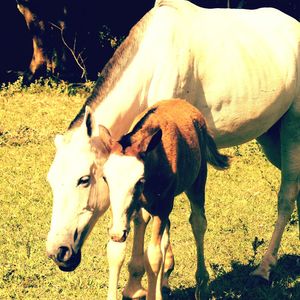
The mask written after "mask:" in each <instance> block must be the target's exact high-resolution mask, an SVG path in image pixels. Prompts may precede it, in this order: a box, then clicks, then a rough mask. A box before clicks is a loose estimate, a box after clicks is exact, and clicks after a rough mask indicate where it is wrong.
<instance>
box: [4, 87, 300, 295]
mask: <svg viewBox="0 0 300 300" xmlns="http://www.w3.org/2000/svg"><path fill="white" fill-rule="evenodd" d="M90 86H91V84H90ZM90 86H88V87H87V88H86V89H80V90H78V91H75V90H74V89H72V88H70V87H69V86H67V85H66V84H59V85H57V84H55V83H53V82H48V83H46V84H45V85H41V84H40V83H38V84H35V85H31V86H30V87H29V88H27V89H24V88H22V87H21V85H20V83H19V82H17V83H15V84H13V85H10V86H9V87H8V88H7V87H2V89H1V91H0V163H1V169H0V174H1V181H0V191H1V192H0V209H1V214H0V299H55V298H56V299H105V298H106V292H107V275H108V266H107V262H106V241H107V240H108V236H107V228H108V223H109V214H106V215H105V216H104V217H102V218H101V219H100V220H99V222H98V223H97V225H96V227H95V228H94V230H93V232H92V234H91V236H90V237H89V239H88V241H87V242H86V244H85V246H84V249H83V259H82V263H81V265H80V267H79V268H78V269H77V270H75V271H74V272H72V273H63V272H61V271H59V269H58V268H57V267H56V266H55V265H54V264H53V262H51V261H50V260H48V259H47V257H46V254H45V240H46V236H47V232H48V229H49V225H50V218H51V209H52V196H51V190H50V187H49V185H48V184H47V182H46V174H47V171H48V168H49V166H50V164H51V161H52V159H53V155H54V145H53V137H54V136H55V134H56V133H58V132H63V131H64V130H65V129H66V128H67V126H68V124H69V122H70V121H71V120H72V118H73V117H74V116H75V115H76V114H77V112H78V111H79V109H80V108H81V106H82V104H83V102H84V100H85V98H86V96H87V95H88V90H89V88H90ZM225 152H226V153H230V154H231V155H232V156H233V162H232V166H231V168H230V169H229V170H228V171H225V172H220V171H216V170H214V169H212V168H210V169H209V178H208V182H207V203H206V213H207V219H208V230H207V234H206V237H205V254H206V264H207V267H208V270H209V273H210V277H211V281H210V288H211V291H212V296H213V298H214V299H300V279H299V275H300V248H299V239H298V220H297V217H296V214H295V213H294V214H293V216H292V219H291V222H290V223H289V224H288V226H287V228H286V231H285V233H284V237H283V241H282V246H281V249H280V256H279V264H278V267H277V268H276V269H275V270H274V273H273V277H274V281H273V284H272V286H271V287H258V286H254V287H253V286H252V287H251V285H249V284H248V274H249V272H250V271H251V270H253V268H254V267H255V266H256V265H257V264H258V263H259V261H260V258H261V256H262V255H263V253H264V251H265V249H266V247H267V244H268V242H269V239H270V235H271V233H272V230H273V226H274V223H275V220H276V203H277V200H276V193H277V188H278V185H279V178H280V177H279V175H280V174H279V172H278V171H277V170H276V169H275V168H274V167H272V166H271V165H270V164H269V163H268V161H266V159H265V157H264V156H263V154H262V153H261V151H260V149H259V147H258V146H257V144H256V143H255V142H250V143H248V144H245V145H242V146H240V147H235V148H230V149H227V150H226V151H225ZM189 212H190V209H189V204H188V201H187V200H186V198H185V197H184V196H179V197H177V199H176V201H175V207H174V210H173V212H172V215H171V222H172V228H171V240H172V243H173V250H174V253H175V259H176V266H175V270H174V272H173V273H172V275H171V280H170V282H171V287H172V290H173V291H174V295H173V298H172V299H193V296H192V295H193V288H194V285H195V282H194V272H195V246H194V240H193V237H192V233H191V230H190V226H189V223H188V217H189ZM130 241H131V237H129V242H130ZM254 241H256V246H253V244H254ZM128 254H129V250H128ZM128 257H129V255H128V256H127V258H128ZM126 278H127V271H126V268H123V270H122V273H121V280H120V292H121V290H122V287H123V286H124V284H125V281H126Z"/></svg>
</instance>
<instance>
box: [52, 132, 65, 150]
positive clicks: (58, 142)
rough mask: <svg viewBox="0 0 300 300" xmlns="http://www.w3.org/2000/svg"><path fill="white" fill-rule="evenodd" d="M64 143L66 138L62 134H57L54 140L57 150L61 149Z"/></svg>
mask: <svg viewBox="0 0 300 300" xmlns="http://www.w3.org/2000/svg"><path fill="white" fill-rule="evenodd" d="M63 143H64V136H63V135H62V134H57V135H56V136H55V138H54V144H55V147H56V148H59V147H60V146H61V145H62V144H63Z"/></svg>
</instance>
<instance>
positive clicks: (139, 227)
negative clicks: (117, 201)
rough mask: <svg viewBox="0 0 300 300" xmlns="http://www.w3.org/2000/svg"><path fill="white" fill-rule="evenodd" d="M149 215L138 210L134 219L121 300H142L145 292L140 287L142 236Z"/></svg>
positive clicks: (142, 253) (142, 264)
mask: <svg viewBox="0 0 300 300" xmlns="http://www.w3.org/2000/svg"><path fill="white" fill-rule="evenodd" d="M150 217H151V216H150V214H149V213H148V212H147V211H146V210H144V209H140V210H139V212H138V213H137V215H136V217H135V218H134V220H133V222H134V238H133V245H132V255H131V259H130V261H129V263H128V271H129V279H128V282H127V284H126V286H125V288H124V291H123V299H144V298H146V291H145V289H144V288H143V287H142V283H141V280H142V277H143V275H144V273H145V268H144V236H145V230H146V227H147V224H148V222H149V220H150Z"/></svg>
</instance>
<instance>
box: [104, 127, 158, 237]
mask: <svg viewBox="0 0 300 300" xmlns="http://www.w3.org/2000/svg"><path fill="white" fill-rule="evenodd" d="M161 136H162V132H161V130H160V129H158V130H156V131H155V132H152V133H146V135H144V136H142V137H141V136H140V137H139V138H138V140H137V141H136V142H133V143H131V140H130V133H129V134H127V135H125V136H123V137H122V138H121V140H120V141H118V142H114V145H113V147H112V151H111V154H110V156H109V157H108V160H107V161H106V162H105V164H104V167H103V175H104V178H105V180H106V182H107V184H108V186H109V193H110V204H111V209H112V215H113V224H112V228H111V229H110V236H111V238H112V239H113V240H114V241H117V242H124V241H125V240H126V237H127V234H128V232H129V229H130V228H129V223H130V218H131V216H132V214H133V213H134V211H136V210H138V209H139V208H140V201H139V200H140V198H141V196H142V193H143V189H144V184H145V182H146V180H147V175H148V174H147V175H146V174H145V162H146V161H147V160H149V154H150V153H151V152H152V150H154V149H155V148H156V146H157V145H158V144H159V143H160V141H161ZM148 162H149V161H148Z"/></svg>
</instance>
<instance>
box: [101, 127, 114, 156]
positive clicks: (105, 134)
mask: <svg viewBox="0 0 300 300" xmlns="http://www.w3.org/2000/svg"><path fill="white" fill-rule="evenodd" d="M98 132H99V137H100V139H101V141H102V142H103V144H104V145H105V147H106V148H107V149H108V150H109V151H110V150H111V147H112V143H113V139H112V137H111V134H110V132H109V130H108V129H107V128H106V127H105V126H103V125H99V126H98Z"/></svg>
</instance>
